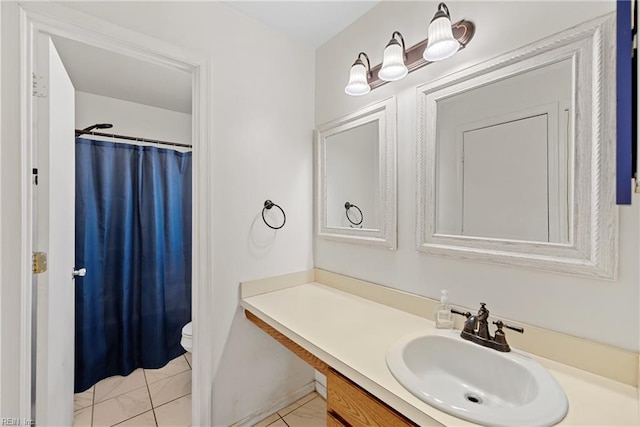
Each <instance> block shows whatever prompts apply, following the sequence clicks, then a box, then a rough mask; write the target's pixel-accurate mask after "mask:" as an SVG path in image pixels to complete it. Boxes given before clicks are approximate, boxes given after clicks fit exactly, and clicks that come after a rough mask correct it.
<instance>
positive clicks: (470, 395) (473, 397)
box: [464, 393, 482, 405]
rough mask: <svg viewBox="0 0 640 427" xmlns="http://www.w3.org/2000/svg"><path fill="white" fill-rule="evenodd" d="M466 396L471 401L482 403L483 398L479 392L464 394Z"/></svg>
mask: <svg viewBox="0 0 640 427" xmlns="http://www.w3.org/2000/svg"><path fill="white" fill-rule="evenodd" d="M464 397H465V399H467V400H468V401H469V402H471V403H477V404H478V405H482V398H481V397H480V396H478V395H477V394H473V393H467V394H465V395H464Z"/></svg>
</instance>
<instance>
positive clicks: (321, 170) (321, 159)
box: [315, 96, 397, 250]
mask: <svg viewBox="0 0 640 427" xmlns="http://www.w3.org/2000/svg"><path fill="white" fill-rule="evenodd" d="M376 120H377V121H378V152H379V161H378V165H379V167H378V188H377V193H378V201H379V203H378V212H377V213H378V218H380V224H379V226H380V227H379V228H376V229H357V228H346V227H330V226H328V225H327V210H326V207H327V185H326V139H327V138H328V137H330V136H331V135H335V134H337V133H340V132H344V131H346V130H349V129H352V128H355V127H357V126H360V125H363V124H365V123H370V122H373V121H376ZM315 180H316V197H315V200H316V209H315V212H316V217H315V223H316V230H317V232H318V237H320V238H323V239H329V240H337V241H342V242H350V243H359V244H363V245H369V246H378V247H383V248H386V249H391V250H395V249H396V244H397V243H396V241H397V223H396V216H397V215H396V211H397V206H396V205H397V202H396V200H397V194H396V193H397V191H396V98H395V97H394V96H392V97H390V98H387V99H384V100H383V101H380V102H378V103H376V104H373V105H370V106H367V107H364V108H362V109H360V110H358V111H356V112H355V113H352V114H349V115H347V116H344V117H342V118H339V119H337V120H334V121H331V122H329V123H325V124H323V125H320V126H318V128H317V129H316V173H315Z"/></svg>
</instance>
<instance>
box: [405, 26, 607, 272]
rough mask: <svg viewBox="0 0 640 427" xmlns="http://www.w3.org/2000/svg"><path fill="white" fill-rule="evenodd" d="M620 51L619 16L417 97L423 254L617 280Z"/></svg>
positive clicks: (506, 57)
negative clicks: (617, 53) (616, 28)
mask: <svg viewBox="0 0 640 427" xmlns="http://www.w3.org/2000/svg"><path fill="white" fill-rule="evenodd" d="M614 52H615V38H614V21H613V15H611V16H606V17H603V18H598V19H596V20H594V21H590V22H587V23H585V24H582V25H580V26H578V27H575V28H572V29H569V30H567V31H564V32H562V33H560V34H556V35H554V36H552V37H549V38H547V39H544V40H541V41H539V42H536V43H533V44H531V45H529V46H526V47H524V48H522V49H519V50H517V51H514V52H510V53H508V54H506V55H503V56H501V57H499V58H496V59H494V60H491V61H488V62H486V63H482V64H479V65H477V66H474V67H471V68H468V69H466V70H464V71H461V72H459V73H456V74H453V75H450V76H447V77H445V78H443V79H440V80H437V81H434V82H432V83H428V84H425V85H423V86H420V87H419V88H418V111H419V118H418V120H419V141H418V206H417V208H418V224H417V244H418V250H419V251H423V252H427V253H431V254H435V255H444V256H451V257H458V258H464V259H469V260H477V261H488V262H496V263H503V264H509V265H514V266H520V267H533V268H541V269H545V270H550V271H557V272H563V273H570V274H578V275H586V276H592V277H599V278H606V279H613V278H615V275H616V269H617V265H616V254H617V214H618V212H617V207H616V205H615V201H614V190H615V172H614V171H615V80H612V79H611V78H610V76H612V75H615V69H614V64H615V56H614ZM605 76H609V77H607V78H605Z"/></svg>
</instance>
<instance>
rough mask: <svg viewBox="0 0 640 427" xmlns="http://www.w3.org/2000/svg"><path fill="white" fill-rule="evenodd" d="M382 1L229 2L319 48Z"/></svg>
mask: <svg viewBox="0 0 640 427" xmlns="http://www.w3.org/2000/svg"><path fill="white" fill-rule="evenodd" d="M377 2H378V0H351V1H327V0H325V1H306V0H297V1H225V2H224V3H225V4H227V5H228V6H230V7H232V8H234V9H236V10H237V11H239V12H240V13H242V14H244V15H247V16H249V17H251V18H253V19H255V20H257V21H259V22H262V23H263V24H265V25H267V26H269V27H271V28H273V29H275V30H277V31H281V32H283V33H285V34H288V35H289V36H291V37H293V38H295V39H297V40H299V41H301V42H302V43H304V44H306V45H307V46H309V47H312V48H314V49H315V48H317V47H319V46H321V45H322V44H324V43H325V42H326V41H327V40H329V39H331V38H332V37H333V36H335V35H336V34H338V33H339V32H340V31H342V30H344V29H345V28H346V27H348V26H349V25H350V24H351V23H352V22H353V21H355V20H356V19H358V18H359V17H361V16H362V15H364V14H365V13H367V12H368V11H369V10H370V9H371V8H372V7H374V6H375V5H376V4H377Z"/></svg>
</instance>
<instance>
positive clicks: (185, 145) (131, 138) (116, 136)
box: [76, 129, 193, 148]
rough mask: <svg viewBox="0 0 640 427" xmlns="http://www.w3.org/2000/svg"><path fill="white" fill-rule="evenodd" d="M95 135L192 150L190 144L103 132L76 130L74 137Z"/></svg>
mask: <svg viewBox="0 0 640 427" xmlns="http://www.w3.org/2000/svg"><path fill="white" fill-rule="evenodd" d="M85 134H87V135H95V136H104V137H107V138H117V139H126V140H128V141H137V142H148V143H150V144H159V145H171V146H173V147H184V148H193V146H192V145H191V144H182V143H180V142H172V141H160V140H158V139H147V138H139V137H135V136H126V135H116V134H113V133H103V132H94V131H86V130H82V129H76V137H79V136H82V135H85Z"/></svg>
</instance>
